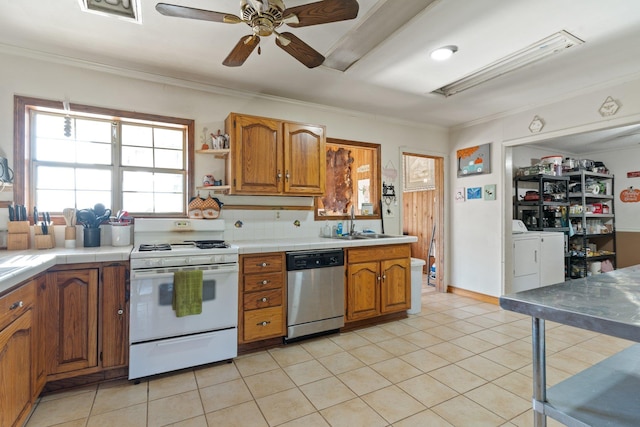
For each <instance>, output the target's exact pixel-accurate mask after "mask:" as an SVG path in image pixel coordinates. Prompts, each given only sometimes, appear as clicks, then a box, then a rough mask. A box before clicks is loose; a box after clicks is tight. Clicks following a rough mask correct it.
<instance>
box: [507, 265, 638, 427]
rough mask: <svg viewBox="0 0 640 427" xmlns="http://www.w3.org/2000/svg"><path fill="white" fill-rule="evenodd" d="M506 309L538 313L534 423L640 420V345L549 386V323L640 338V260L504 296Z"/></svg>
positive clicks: (633, 423) (602, 423)
mask: <svg viewBox="0 0 640 427" xmlns="http://www.w3.org/2000/svg"><path fill="white" fill-rule="evenodd" d="M500 306H501V307H502V308H504V309H505V310H510V311H515V312H518V313H522V314H528V315H530V316H531V317H532V344H533V345H532V348H533V409H534V425H535V426H536V427H543V426H546V425H547V421H546V417H547V416H549V417H551V418H553V419H556V420H558V421H560V422H561V423H563V424H565V425H567V426H572V427H573V426H581V427H582V426H638V425H640V344H635V345H633V346H631V347H629V348H627V349H625V350H623V351H621V352H619V353H617V354H615V355H613V356H611V357H610V358H608V359H606V360H604V361H602V362H600V363H598V364H596V365H594V366H592V367H590V368H588V369H586V370H584V371H582V372H580V373H578V374H576V375H574V376H573V377H571V378H568V379H566V380H565V381H563V382H561V383H559V384H557V385H555V386H553V387H551V388H549V389H548V390H547V387H546V367H545V365H546V360H545V331H544V322H545V320H550V321H553V322H557V323H562V324H565V325H570V326H575V327H577V328H582V329H588V330H590V331H595V332H600V333H603V334H607V335H611V336H614V337H619V338H625V339H628V340H632V341H636V342H640V265H639V266H633V267H628V268H623V269H620V270H615V271H613V272H610V273H606V274H598V275H594V276H591V277H587V278H584V279H578V280H570V281H567V282H564V283H559V284H557V285H551V286H545V287H543V288H538V289H531V290H528V291H523V292H517V293H514V294H509V295H504V296H502V297H500Z"/></svg>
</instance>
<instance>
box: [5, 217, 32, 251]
mask: <svg viewBox="0 0 640 427" xmlns="http://www.w3.org/2000/svg"><path fill="white" fill-rule="evenodd" d="M7 230H8V231H7V250H9V251H20V250H23V249H29V221H9V222H8V223H7Z"/></svg>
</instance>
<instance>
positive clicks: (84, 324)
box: [46, 269, 98, 376]
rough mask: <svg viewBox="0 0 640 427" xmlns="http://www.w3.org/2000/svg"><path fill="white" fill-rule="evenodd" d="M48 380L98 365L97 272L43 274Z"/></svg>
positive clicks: (93, 270)
mask: <svg viewBox="0 0 640 427" xmlns="http://www.w3.org/2000/svg"><path fill="white" fill-rule="evenodd" d="M47 301H48V306H47V320H48V321H47V326H48V330H47V344H46V345H47V355H48V356H47V362H48V369H47V371H48V373H49V375H50V376H55V374H59V373H64V372H70V371H75V370H79V369H84V368H90V367H95V366H97V365H98V355H97V353H98V269H86V270H69V271H56V272H51V273H47Z"/></svg>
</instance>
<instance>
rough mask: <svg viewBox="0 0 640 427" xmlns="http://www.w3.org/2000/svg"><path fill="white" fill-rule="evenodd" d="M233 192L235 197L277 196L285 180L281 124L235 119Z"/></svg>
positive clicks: (269, 121) (232, 158)
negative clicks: (237, 195) (254, 195)
mask: <svg viewBox="0 0 640 427" xmlns="http://www.w3.org/2000/svg"><path fill="white" fill-rule="evenodd" d="M231 120H232V121H233V123H231V124H230V126H232V129H231V131H230V132H231V133H230V135H231V141H230V148H231V161H232V168H231V179H232V182H231V191H232V192H233V193H236V194H243V193H244V194H277V193H281V192H282V188H283V185H282V182H283V177H284V171H283V170H282V168H283V154H282V122H280V121H278V120H271V119H266V118H259V117H249V116H232V117H231Z"/></svg>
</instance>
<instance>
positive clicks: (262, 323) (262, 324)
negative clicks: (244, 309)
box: [256, 320, 271, 326]
mask: <svg viewBox="0 0 640 427" xmlns="http://www.w3.org/2000/svg"><path fill="white" fill-rule="evenodd" d="M269 323H271V322H270V321H266V320H265V321H264V322H259V323H256V326H267V325H268V324H269Z"/></svg>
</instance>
